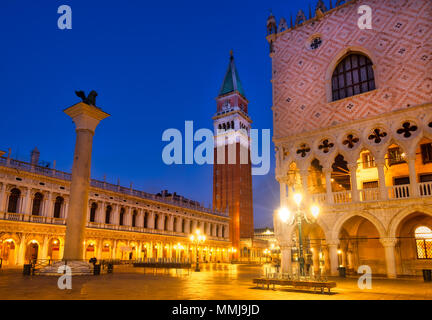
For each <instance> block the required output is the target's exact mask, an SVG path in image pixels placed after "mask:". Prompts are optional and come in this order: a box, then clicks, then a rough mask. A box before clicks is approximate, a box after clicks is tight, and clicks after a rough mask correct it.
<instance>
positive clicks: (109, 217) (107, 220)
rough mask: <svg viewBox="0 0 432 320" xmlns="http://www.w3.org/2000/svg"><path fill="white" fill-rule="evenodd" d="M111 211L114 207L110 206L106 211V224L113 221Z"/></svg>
mask: <svg viewBox="0 0 432 320" xmlns="http://www.w3.org/2000/svg"><path fill="white" fill-rule="evenodd" d="M111 211H112V207H111V206H108V207H107V208H106V211H105V223H106V224H110V223H111Z"/></svg>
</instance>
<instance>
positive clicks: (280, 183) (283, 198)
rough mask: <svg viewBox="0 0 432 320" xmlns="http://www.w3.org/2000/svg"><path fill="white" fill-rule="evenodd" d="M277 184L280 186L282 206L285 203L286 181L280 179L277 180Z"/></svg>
mask: <svg viewBox="0 0 432 320" xmlns="http://www.w3.org/2000/svg"><path fill="white" fill-rule="evenodd" d="M279 186H280V206H281V207H284V206H286V205H287V201H286V198H287V190H286V183H285V182H282V181H280V182H279Z"/></svg>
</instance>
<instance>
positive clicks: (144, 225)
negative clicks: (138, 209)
mask: <svg viewBox="0 0 432 320" xmlns="http://www.w3.org/2000/svg"><path fill="white" fill-rule="evenodd" d="M143 227H144V228H148V212H147V211H146V212H145V213H144V223H143Z"/></svg>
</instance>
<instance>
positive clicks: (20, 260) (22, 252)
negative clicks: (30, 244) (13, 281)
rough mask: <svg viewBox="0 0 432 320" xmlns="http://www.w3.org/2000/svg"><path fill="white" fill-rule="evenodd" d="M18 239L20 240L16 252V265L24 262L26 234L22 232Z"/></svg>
mask: <svg viewBox="0 0 432 320" xmlns="http://www.w3.org/2000/svg"><path fill="white" fill-rule="evenodd" d="M20 240H21V241H20V243H19V249H18V254H17V264H18V265H22V264H24V259H25V250H26V241H27V236H26V235H25V234H22V236H21V239H20Z"/></svg>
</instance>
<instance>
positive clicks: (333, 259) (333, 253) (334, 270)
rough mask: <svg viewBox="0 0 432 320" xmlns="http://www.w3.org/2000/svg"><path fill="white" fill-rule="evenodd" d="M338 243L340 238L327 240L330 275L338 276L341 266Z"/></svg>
mask: <svg viewBox="0 0 432 320" xmlns="http://www.w3.org/2000/svg"><path fill="white" fill-rule="evenodd" d="M338 245H339V240H332V241H328V242H327V247H328V252H329V258H330V275H332V276H337V275H338V268H339V256H338V252H337V251H338Z"/></svg>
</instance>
